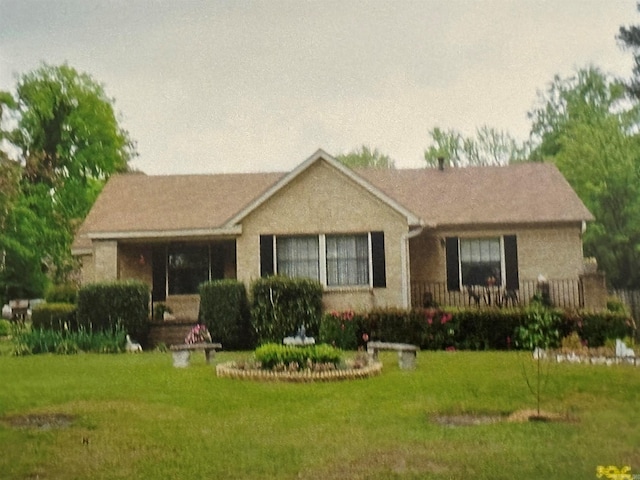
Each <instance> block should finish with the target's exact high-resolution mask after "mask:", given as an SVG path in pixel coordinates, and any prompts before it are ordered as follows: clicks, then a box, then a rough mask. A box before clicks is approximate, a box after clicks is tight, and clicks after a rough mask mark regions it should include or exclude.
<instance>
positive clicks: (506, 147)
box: [424, 126, 528, 167]
mask: <svg viewBox="0 0 640 480" xmlns="http://www.w3.org/2000/svg"><path fill="white" fill-rule="evenodd" d="M429 135H430V136H431V140H432V144H431V145H430V146H429V147H428V148H427V149H426V150H425V152H424V159H425V160H426V162H427V165H428V166H430V167H434V166H437V165H438V158H444V159H445V161H446V162H447V163H448V165H449V166H451V167H467V166H487V165H507V164H509V163H511V162H518V161H523V160H526V158H527V153H528V148H527V145H526V144H525V143H523V144H521V145H519V144H518V142H517V141H516V140H515V139H514V138H513V137H512V136H511V135H510V134H509V133H507V132H504V131H500V130H496V129H495V128H490V127H487V126H483V127H480V128H478V129H477V130H476V135H475V137H464V136H463V135H462V134H461V133H460V132H458V131H456V130H442V129H440V128H438V127H436V128H434V129H433V130H431V131H430V132H429Z"/></svg>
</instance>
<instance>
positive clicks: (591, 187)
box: [530, 67, 640, 288]
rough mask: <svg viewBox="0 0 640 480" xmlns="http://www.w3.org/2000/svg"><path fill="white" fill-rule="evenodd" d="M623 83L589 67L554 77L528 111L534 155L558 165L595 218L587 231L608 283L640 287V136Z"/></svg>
mask: <svg viewBox="0 0 640 480" xmlns="http://www.w3.org/2000/svg"><path fill="white" fill-rule="evenodd" d="M639 113H640V110H639V106H638V104H637V103H634V102H629V101H628V99H626V97H625V86H624V84H623V82H622V81H620V80H617V79H612V78H610V77H608V76H607V75H605V74H604V73H602V72H601V71H600V70H599V69H597V68H594V67H591V68H588V69H583V70H580V71H578V72H577V74H576V75H574V76H571V77H569V78H564V79H563V78H560V77H558V76H556V77H555V78H554V80H553V82H552V83H551V84H550V85H549V87H548V89H547V91H546V92H545V93H543V94H540V96H539V104H538V106H537V107H536V108H534V110H532V111H531V112H530V118H531V119H532V120H533V125H532V132H531V136H532V138H533V139H534V141H535V142H536V145H537V146H536V148H535V149H534V151H533V153H532V157H533V158H535V159H538V160H549V161H552V162H554V163H555V164H556V165H557V166H558V168H559V169H560V171H561V172H562V173H563V174H564V176H565V178H566V179H567V181H568V182H569V183H570V184H571V186H572V187H573V188H574V190H575V191H576V193H577V194H578V196H579V197H580V198H581V199H582V201H583V202H584V203H585V205H586V206H587V208H589V210H590V211H591V212H592V213H593V214H594V216H595V217H596V220H595V222H593V223H591V224H590V225H589V226H588V228H587V231H586V233H585V236H584V250H585V254H586V255H587V256H595V257H596V258H597V259H598V263H599V265H600V267H601V268H602V270H604V271H605V272H606V273H607V277H608V280H609V282H610V284H611V285H612V286H614V287H619V288H624V287H633V288H637V287H639V286H640V268H639V267H640V137H639V136H638V135H637V134H636V133H635V132H636V128H637V119H638V118H639V117H638V114H639Z"/></svg>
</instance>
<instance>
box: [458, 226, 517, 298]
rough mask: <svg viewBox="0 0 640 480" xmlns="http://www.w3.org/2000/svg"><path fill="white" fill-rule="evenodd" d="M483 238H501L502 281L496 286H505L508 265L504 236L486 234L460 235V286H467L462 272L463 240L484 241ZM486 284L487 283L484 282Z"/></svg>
mask: <svg viewBox="0 0 640 480" xmlns="http://www.w3.org/2000/svg"><path fill="white" fill-rule="evenodd" d="M483 240H499V242H500V283H499V284H497V285H496V286H499V287H504V285H505V281H506V266H505V256H504V236H503V235H500V236H494V235H491V236H486V237H459V240H458V274H459V278H460V288H464V287H465V283H464V276H463V274H462V242H464V241H467V242H469V241H483ZM482 286H485V284H482Z"/></svg>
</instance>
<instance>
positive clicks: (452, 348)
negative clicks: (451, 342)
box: [445, 346, 456, 352]
mask: <svg viewBox="0 0 640 480" xmlns="http://www.w3.org/2000/svg"><path fill="white" fill-rule="evenodd" d="M445 350H446V351H447V352H455V351H456V347H453V346H451V347H447V348H446V349H445Z"/></svg>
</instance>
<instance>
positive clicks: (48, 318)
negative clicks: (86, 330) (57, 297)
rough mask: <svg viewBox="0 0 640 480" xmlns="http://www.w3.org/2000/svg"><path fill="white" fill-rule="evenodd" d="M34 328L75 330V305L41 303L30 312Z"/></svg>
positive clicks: (76, 323) (76, 327)
mask: <svg viewBox="0 0 640 480" xmlns="http://www.w3.org/2000/svg"><path fill="white" fill-rule="evenodd" d="M31 323H32V325H33V328H34V329H45V330H77V329H78V322H77V320H76V306H75V305H73V304H71V303H41V304H40V305H38V306H37V307H35V308H34V309H33V311H32V312H31Z"/></svg>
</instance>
